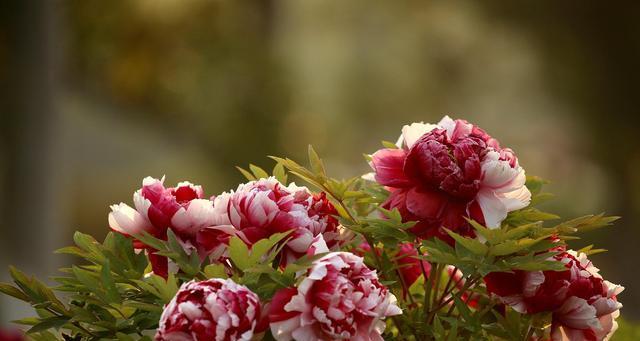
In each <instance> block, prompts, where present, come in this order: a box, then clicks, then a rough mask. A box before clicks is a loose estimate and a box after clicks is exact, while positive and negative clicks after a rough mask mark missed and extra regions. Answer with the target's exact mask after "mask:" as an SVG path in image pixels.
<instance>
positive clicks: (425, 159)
mask: <svg viewBox="0 0 640 341" xmlns="http://www.w3.org/2000/svg"><path fill="white" fill-rule="evenodd" d="M400 130H401V134H400V137H399V138H398V140H397V142H396V143H391V142H383V147H382V148H380V149H379V150H377V151H374V152H373V153H372V154H371V155H367V161H368V162H369V165H370V166H371V168H372V172H371V173H369V174H364V175H357V176H354V177H353V178H349V179H344V180H338V179H335V178H332V177H330V176H329V175H328V173H327V171H326V169H325V165H324V163H323V162H322V160H321V159H320V157H319V156H318V155H317V154H316V152H315V151H314V150H313V148H311V147H309V166H308V167H305V166H303V165H301V164H299V163H297V162H295V161H293V160H291V159H287V158H278V157H272V158H271V159H272V160H273V161H275V167H274V168H273V171H272V172H271V173H269V172H267V171H265V170H264V169H262V168H260V167H257V166H255V165H250V167H249V170H245V169H241V168H240V171H241V172H242V174H244V175H245V177H247V180H248V182H247V183H244V184H240V185H238V186H237V187H236V189H235V190H229V191H228V192H224V193H220V194H217V195H214V196H211V197H208V198H207V197H206V196H205V194H204V193H205V192H204V190H203V188H202V187H201V186H198V185H194V184H192V183H190V182H179V183H178V184H177V185H176V186H175V187H167V186H165V179H164V177H163V178H162V179H156V178H152V177H147V178H144V180H143V181H142V187H141V188H140V189H138V190H136V191H135V192H134V193H133V198H132V199H133V200H132V203H131V204H127V203H119V204H114V205H112V206H111V212H110V213H109V214H108V217H107V219H106V222H105V228H107V227H108V228H109V229H110V230H111V232H109V233H108V234H107V236H106V238H105V239H104V241H102V242H98V241H97V240H95V239H94V238H93V237H91V236H89V235H86V234H82V233H79V232H77V233H76V234H75V235H74V242H75V245H74V246H70V247H66V248H63V249H60V250H58V251H57V252H58V253H63V254H70V255H73V256H76V257H78V258H79V261H78V262H76V265H72V266H71V267H69V268H64V269H61V275H60V276H58V277H55V278H53V280H55V281H56V282H58V285H56V286H54V287H48V286H47V285H45V284H43V283H42V282H40V281H38V280H37V279H35V278H33V277H29V276H27V275H25V274H24V273H22V272H21V271H19V270H17V269H15V268H13V267H11V268H10V274H11V276H12V278H13V280H14V283H13V284H8V283H0V291H1V292H2V293H4V294H6V295H10V296H13V297H15V298H17V299H19V300H22V301H25V302H28V303H29V304H31V305H32V306H33V308H34V311H35V316H34V317H30V318H25V319H22V320H19V321H16V322H17V323H19V324H21V325H25V326H27V327H28V330H27V331H26V336H18V337H17V339H20V338H22V337H26V338H31V339H34V340H78V341H80V340H102V339H106V340H123V341H128V340H136V339H140V340H149V341H150V340H156V341H189V340H197V341H204V340H216V341H227V340H229V341H235V340H244V341H249V340H277V341H288V340H298V341H307V340H309V341H321V340H323V341H324V340H326V341H331V340H356V341H379V340H416V341H417V340H445V339H446V340H525V341H533V340H608V339H610V338H611V336H612V335H613V334H614V333H615V331H616V329H617V326H618V323H617V322H616V318H617V317H618V316H619V315H620V309H621V308H622V304H621V303H620V302H619V299H618V296H619V295H620V293H621V292H622V291H623V287H622V286H620V285H616V284H613V283H610V282H608V281H606V280H605V279H603V277H602V276H601V275H600V273H599V270H598V269H597V268H596V267H595V266H594V265H593V263H592V262H591V260H589V257H590V256H591V255H593V254H596V253H598V252H601V251H603V250H599V249H595V248H594V247H593V246H592V245H588V246H583V247H582V248H579V249H576V250H574V249H571V248H570V246H574V247H575V246H576V245H580V242H579V240H578V238H577V236H576V234H579V233H580V232H582V231H584V230H588V229H593V228H599V227H604V226H607V225H610V224H611V223H612V222H613V221H615V220H616V219H617V217H608V216H604V215H587V216H583V217H579V218H575V219H571V220H568V221H564V222H558V220H559V219H560V218H559V217H558V216H556V215H554V214H551V213H547V212H543V211H541V210H539V209H538V208H536V206H537V205H538V204H540V203H541V202H543V201H545V200H548V199H549V198H550V195H549V194H548V193H545V192H543V191H542V188H543V185H544V181H543V180H541V179H540V178H537V177H532V176H527V175H526V174H525V170H524V168H523V167H522V166H521V165H520V162H519V160H518V158H517V156H516V154H515V152H514V151H513V150H511V149H509V148H506V147H503V146H501V144H500V143H499V141H498V140H497V139H495V138H494V137H492V136H490V135H489V134H488V133H487V132H485V131H484V130H482V129H481V128H479V127H477V126H475V125H473V124H471V123H469V122H467V121H465V120H461V119H455V120H454V119H452V118H450V117H448V116H445V117H444V118H442V120H440V121H439V122H438V123H437V124H426V123H422V122H420V123H412V124H410V125H406V126H404V127H403V128H402V129H400ZM293 176H295V177H297V178H298V179H299V180H301V181H303V182H305V183H306V184H307V185H309V187H304V186H298V185H296V184H295V183H294V182H291V181H290V178H292V177H293ZM234 187H235V186H234ZM569 242H571V245H569ZM12 337H13V338H16V336H15V335H12Z"/></svg>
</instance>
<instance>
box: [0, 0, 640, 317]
mask: <svg viewBox="0 0 640 341" xmlns="http://www.w3.org/2000/svg"><path fill="white" fill-rule="evenodd" d="M639 17H640V2H629V3H622V2H619V3H616V2H605V1H601V2H585V1H502V2H471V1H446V2H445V1H439V2H431V1H409V0H398V1H386V2H385V1H367V0H350V1H340V0H304V1H301V0H260V1H245V0H136V1H93V0H70V1H54V0H51V1H3V2H1V3H0V84H1V86H2V91H0V100H1V101H2V103H1V106H0V115H1V116H0V179H1V181H0V268H1V269H6V266H7V265H8V264H14V265H16V266H19V267H21V268H23V269H25V270H26V271H28V272H31V273H35V274H38V275H39V276H45V277H46V276H49V275H52V274H53V273H54V269H56V268H57V267H58V266H61V265H62V264H65V263H67V262H69V261H70V260H69V259H65V258H63V257H62V256H58V255H52V253H51V251H52V250H53V249H55V248H58V247H61V246H64V245H67V244H69V243H70V238H71V234H72V232H73V231H74V230H81V231H84V232H89V233H92V234H94V235H96V236H97V237H102V236H104V234H105V233H106V232H107V219H106V218H107V213H108V211H109V205H110V204H112V203H117V202H120V201H124V202H130V201H131V196H132V192H133V191H134V190H135V189H136V188H138V187H139V186H140V183H141V179H142V178H143V177H144V176H146V175H153V176H155V177H161V176H162V175H164V174H166V176H167V182H168V183H169V184H174V183H176V182H178V181H180V180H186V179H189V180H192V181H193V182H196V183H200V184H202V185H204V187H205V190H206V192H207V193H208V194H210V195H211V194H215V193H218V192H221V191H223V190H227V189H230V188H233V187H235V186H236V184H237V183H238V182H240V181H241V180H242V178H241V176H240V175H239V174H238V173H237V172H236V170H235V169H234V166H236V165H247V164H248V163H249V162H253V163H256V164H258V165H261V166H265V167H270V166H271V165H272V164H271V163H270V162H269V160H268V159H267V158H266V157H265V156H266V155H287V156H289V157H292V158H296V159H302V158H303V157H304V155H305V151H306V146H307V144H313V145H314V146H315V147H316V149H317V150H318V151H319V152H320V154H321V155H323V156H324V158H325V159H326V163H327V164H328V167H329V170H330V172H331V173H332V174H334V175H336V176H338V177H347V176H352V175H355V174H359V173H362V172H364V171H366V170H367V165H366V163H365V162H364V160H363V157H362V153H363V152H372V151H374V150H376V149H377V148H378V146H379V141H380V140H383V139H386V140H395V138H396V137H397V136H398V134H399V131H400V128H401V126H402V125H403V124H407V123H409V122H413V121H428V122H434V121H437V120H439V118H440V117H441V116H442V115H443V114H450V115H452V116H454V117H457V118H466V119H468V120H470V121H472V122H474V123H476V124H478V125H480V126H481V127H483V128H485V129H486V130H487V131H488V132H489V133H490V134H492V135H493V136H496V137H498V138H499V139H500V140H501V141H502V143H503V144H504V145H506V146H510V147H511V148H513V149H514V150H515V151H516V152H517V153H518V155H519V157H520V160H521V164H523V165H524V167H525V168H526V170H527V173H528V174H536V175H539V176H541V177H544V178H546V179H549V180H550V181H551V184H550V185H549V186H548V190H550V191H552V192H555V193H556V194H557V199H556V200H555V201H553V202H551V203H548V204H546V208H547V209H549V210H551V211H553V212H556V213H559V214H561V215H562V216H564V217H575V216H579V215H584V214H589V213H599V212H603V211H604V212H607V213H609V214H615V215H620V216H622V217H623V219H622V220H620V222H619V223H617V224H616V226H615V227H614V228H607V229H603V230H600V231H597V232H593V233H589V234H588V235H587V236H586V238H584V239H583V240H579V241H576V242H575V244H574V245H575V246H576V247H581V246H584V245H588V244H590V243H594V242H595V243H597V244H598V245H599V246H601V247H604V248H606V249H609V252H608V253H606V254H601V255H597V256H594V257H593V258H594V261H595V262H596V263H597V265H598V266H599V267H600V268H601V269H603V270H602V272H603V273H604V275H605V276H606V277H607V278H608V279H609V280H610V281H612V282H615V283H622V284H624V285H625V286H626V287H627V291H625V293H624V294H623V295H622V297H621V300H622V302H623V303H624V304H625V308H624V309H623V315H624V316H625V317H626V318H627V319H628V320H632V321H634V320H638V319H640V280H639V277H640V272H639V271H638V261H640V257H639V256H638V246H639V245H640V230H639V226H638V225H639V223H640V172H639V171H638V169H640V147H639V142H638V133H637V131H638V124H639V123H640V112H639V109H638V108H639V106H638V105H639V104H640V103H639V101H638V97H640V86H639V84H638V82H639V81H640V65H639V61H640V20H638V18H639ZM6 277H7V276H6V274H5V271H0V279H2V280H7V278H6ZM27 311H28V310H27V309H26V308H25V307H24V306H22V305H20V304H17V303H16V302H15V301H11V300H9V299H5V298H4V297H2V298H0V321H2V322H3V323H4V322H6V321H8V320H11V319H14V318H17V317H22V316H24V315H25V314H27ZM0 324H2V323H0Z"/></svg>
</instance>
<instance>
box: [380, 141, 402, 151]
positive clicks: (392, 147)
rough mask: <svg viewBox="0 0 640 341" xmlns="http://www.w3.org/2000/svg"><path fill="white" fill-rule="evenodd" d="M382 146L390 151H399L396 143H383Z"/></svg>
mask: <svg viewBox="0 0 640 341" xmlns="http://www.w3.org/2000/svg"><path fill="white" fill-rule="evenodd" d="M382 146H383V147H385V148H388V149H398V146H396V144H395V143H393V142H389V141H382Z"/></svg>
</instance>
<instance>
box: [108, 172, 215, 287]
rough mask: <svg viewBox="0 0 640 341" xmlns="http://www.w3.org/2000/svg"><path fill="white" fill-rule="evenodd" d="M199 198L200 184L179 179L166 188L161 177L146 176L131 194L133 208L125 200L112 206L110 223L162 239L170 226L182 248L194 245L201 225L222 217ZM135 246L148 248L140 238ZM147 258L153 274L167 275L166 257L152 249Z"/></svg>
mask: <svg viewBox="0 0 640 341" xmlns="http://www.w3.org/2000/svg"><path fill="white" fill-rule="evenodd" d="M202 197H203V191H202V187H201V186H196V185H193V184H191V183H189V182H181V183H178V185H177V186H176V187H170V188H165V187H164V178H162V179H161V180H158V179H154V178H152V177H146V178H145V179H144V180H143V181H142V188H140V189H139V190H137V191H136V192H135V193H134V194H133V202H134V206H135V209H134V208H132V207H130V206H128V205H127V204H124V203H120V204H117V205H112V206H111V213H109V226H110V227H111V229H112V230H113V231H115V232H118V233H121V234H123V235H125V236H132V235H136V234H140V233H142V232H143V231H146V232H148V233H150V234H151V235H153V236H155V237H156V238H159V239H163V240H166V239H167V230H169V229H171V230H172V231H173V232H174V233H175V234H176V235H177V236H178V237H179V238H180V239H181V241H182V242H183V243H184V245H185V247H187V248H188V247H189V246H192V247H193V246H194V244H195V243H196V240H197V235H198V233H199V232H200V230H201V229H202V228H204V227H209V226H213V225H216V224H219V223H220V222H221V219H222V217H220V216H219V215H216V211H215V210H214V207H213V202H211V201H210V200H207V199H202ZM135 246H136V248H138V249H144V248H147V247H146V246H145V245H144V244H142V243H141V242H139V241H135ZM151 251H152V250H151ZM149 259H150V261H151V263H152V266H153V271H154V273H156V274H158V275H161V276H166V275H167V271H168V268H167V267H168V263H167V258H166V257H161V256H157V255H155V254H153V252H151V253H150V255H149Z"/></svg>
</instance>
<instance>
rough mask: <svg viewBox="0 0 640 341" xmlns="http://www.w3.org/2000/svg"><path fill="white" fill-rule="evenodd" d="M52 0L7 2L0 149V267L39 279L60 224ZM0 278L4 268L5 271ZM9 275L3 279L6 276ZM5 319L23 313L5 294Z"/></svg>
mask: <svg viewBox="0 0 640 341" xmlns="http://www.w3.org/2000/svg"><path fill="white" fill-rule="evenodd" d="M55 3H56V2H54V1H21V0H15V1H4V2H2V4H1V5H0V7H2V10H0V12H1V13H2V14H0V16H1V17H2V23H3V24H2V26H3V27H2V34H3V35H2V40H3V41H2V45H4V46H3V51H1V53H2V63H3V64H4V72H2V74H1V76H0V78H1V82H2V87H3V91H2V94H1V95H0V96H2V97H3V98H2V99H3V102H4V104H3V105H2V109H1V110H2V113H3V114H2V120H1V124H0V132H1V133H0V141H1V142H0V148H1V149H0V150H1V153H2V158H1V159H2V161H0V162H2V163H4V167H2V169H3V170H4V172H3V173H2V183H1V186H2V187H1V190H2V191H1V194H2V195H1V197H0V200H1V201H0V212H1V213H0V233H1V235H2V238H0V243H1V245H0V246H1V251H0V266H1V267H2V269H6V267H7V265H8V264H14V265H16V266H19V267H21V268H22V269H24V270H26V271H28V272H30V273H33V274H37V275H39V276H48V275H51V274H52V272H53V270H54V269H55V265H56V264H55V263H54V261H53V259H54V258H52V257H51V256H50V254H51V252H52V250H53V249H54V248H55V247H56V246H58V243H57V239H58V237H57V236H58V235H59V234H60V225H59V221H58V219H57V211H58V210H57V209H56V205H55V204H56V202H55V200H54V199H53V198H54V196H53V195H54V191H55V184H56V176H55V174H53V172H52V169H53V167H52V165H53V162H55V160H54V157H55V142H56V139H55V137H54V133H55V126H56V123H57V118H58V117H57V112H56V101H55V99H56V71H57V68H56V56H55V51H56V46H57V45H56V44H58V43H59V41H57V40H56V38H57V37H56V30H55ZM0 273H2V275H0V276H2V277H5V276H6V271H5V270H2V271H0ZM3 279H6V278H3ZM0 308H2V309H0V314H1V315H0V321H3V322H6V321H7V320H9V319H13V318H17V317H23V316H21V315H24V314H25V312H26V307H24V306H22V305H18V303H16V301H15V300H9V299H6V298H4V297H3V298H2V301H0Z"/></svg>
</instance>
